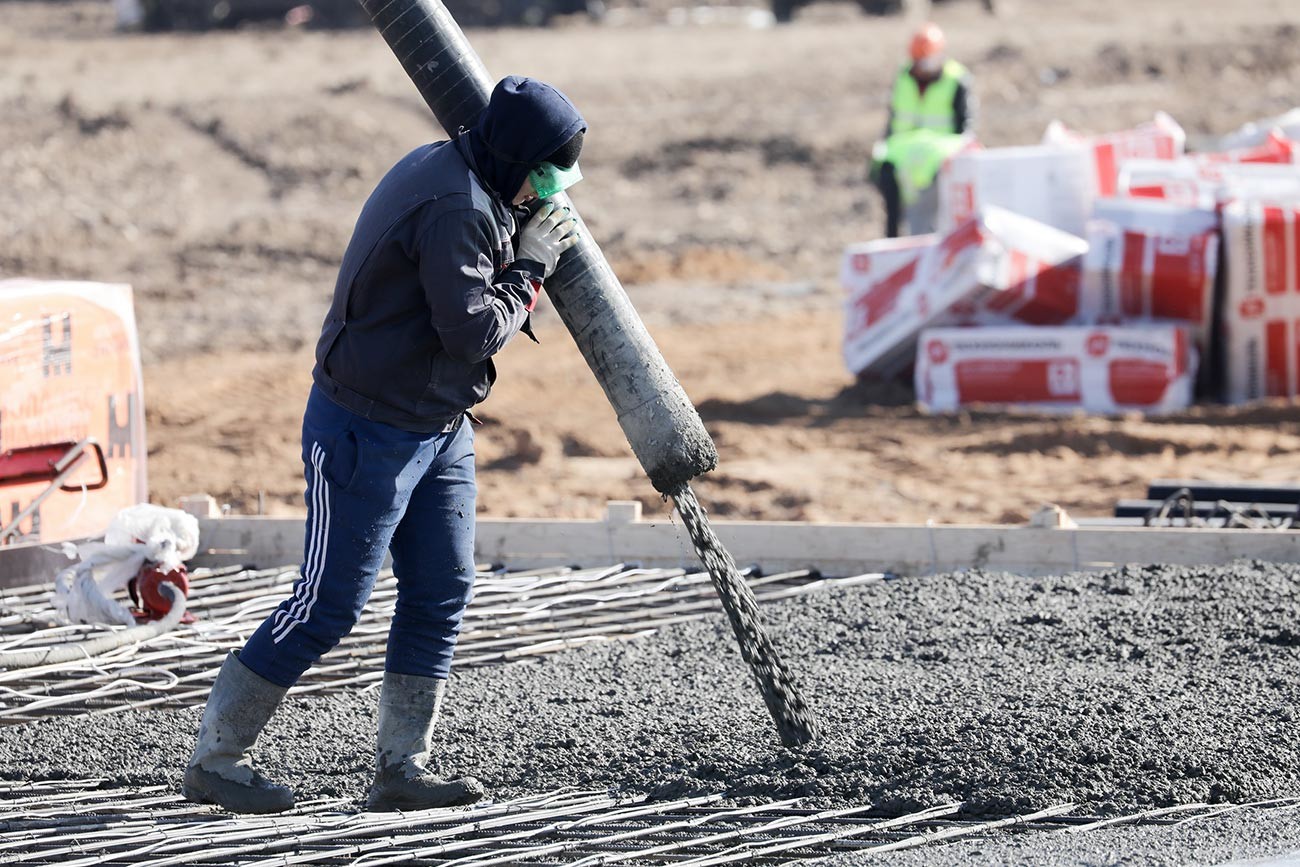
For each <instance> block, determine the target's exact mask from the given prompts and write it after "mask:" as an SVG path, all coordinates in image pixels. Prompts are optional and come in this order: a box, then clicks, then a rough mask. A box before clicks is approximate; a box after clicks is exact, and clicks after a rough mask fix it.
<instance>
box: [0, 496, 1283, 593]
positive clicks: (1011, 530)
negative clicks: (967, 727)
mask: <svg viewBox="0 0 1300 867" xmlns="http://www.w3.org/2000/svg"><path fill="white" fill-rule="evenodd" d="M199 526H200V539H201V547H200V549H199V554H198V556H197V557H196V558H195V560H194V564H195V565H199V566H210V567H218V566H229V565H236V564H239V565H247V566H250V567H265V566H272V565H281V564H284V563H294V562H297V561H298V560H300V559H301V558H302V543H303V521H302V519H301V518H268V517H240V516H236V517H222V518H201V519H200V520H199ZM714 527H715V528H716V530H717V532H718V536H719V537H720V538H721V539H722V541H723V543H724V544H725V545H726V546H727V548H728V550H729V551H731V553H732V555H733V556H734V557H735V559H736V561H737V562H738V563H740V564H741V565H742V566H743V565H747V564H758V565H760V566H761V567H762V568H763V569H764V570H765V571H768V572H772V571H778V570H788V569H804V568H812V569H817V570H819V571H821V572H822V573H824V574H827V575H850V574H860V573H863V572H893V573H895V574H899V575H925V574H931V573H934V572H947V571H953V570H957V569H971V568H981V569H991V570H1004V571H1009V572H1016V573H1020V574H1025V575H1045V574H1051V573H1054V572H1064V571H1071V570H1077V569H1103V568H1107V567H1110V566H1114V565H1122V564H1126V563H1180V564H1187V565H1195V564H1205V565H1210V564H1222V563H1229V562H1232V561H1234V560H1243V559H1254V560H1266V561H1271V562H1280V563H1300V531H1293V530H1219V529H1196V528H1192V529H1188V528H1148V527H1077V528H1041V527H1019V526H1016V527H1011V526H988V525H978V524H808V523H797V522H786V521H716V522H714ZM477 539H478V541H477V545H476V549H477V550H476V559H477V561H478V562H480V563H509V564H510V565H511V566H512V567H513V568H524V569H526V568H544V567H550V566H564V565H573V564H581V563H592V562H626V563H640V564H642V565H644V566H646V567H655V568H658V567H668V566H682V567H692V568H693V567H695V566H696V565H698V564H697V561H696V559H695V553H694V550H693V549H692V547H691V542H690V539H689V538H688V537H687V535H686V532H685V530H684V529H683V528H682V526H681V523H680V522H678V521H676V520H674V519H673V518H672V517H671V516H669V517H666V518H664V519H654V520H643V519H642V516H641V512H640V506H639V504H637V503H610V504H609V508H608V511H607V513H606V515H605V517H604V518H603V519H601V520H559V519H526V518H481V519H479V522H478V533H477ZM70 562H72V561H70V560H69V559H68V558H67V557H66V556H65V555H63V554H62V553H60V552H59V546H55V545H49V546H41V545H15V546H12V547H8V548H0V587H13V586H20V585H24V584H33V583H39V582H44V581H49V580H51V579H52V578H53V576H54V573H55V572H57V571H58V570H59V569H61V568H63V567H64V566H67V565H68V564H69V563H70Z"/></svg>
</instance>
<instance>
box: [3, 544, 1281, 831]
mask: <svg viewBox="0 0 1300 867" xmlns="http://www.w3.org/2000/svg"><path fill="white" fill-rule="evenodd" d="M1298 591H1300V567H1282V566H1276V565H1267V564H1259V563H1253V564H1240V565H1236V566H1232V567H1227V568H1183V567H1155V566H1152V567H1142V568H1125V569H1120V570H1116V571H1112V572H1108V573H1102V574H1076V575H1067V576H1063V577H1053V578H1025V577H1017V576H1012V575H1004V574H985V573H976V572H973V573H968V574H959V575H946V576H938V577H930V578H910V579H903V580H898V581H888V582H882V583H878V584H875V585H868V586H864V587H860V588H855V589H846V590H839V591H834V592H825V593H821V594H816V595H811V596H807V597H801V598H798V599H794V600H790V601H787V602H784V603H781V604H777V605H772V606H767V607H765V613H766V615H767V618H768V622H769V624H770V626H771V629H772V634H773V638H774V640H775V642H776V643H777V645H778V647H779V648H780V649H781V650H782V652H783V653H784V654H785V655H786V658H787V660H788V662H789V664H790V665H791V667H792V668H793V669H794V670H795V672H796V673H797V675H798V676H799V678H800V681H801V683H802V684H803V685H804V688H805V689H806V691H807V696H808V699H809V701H810V703H811V704H812V706H813V708H814V710H815V711H816V712H817V713H818V715H819V719H820V728H821V731H822V733H823V734H822V737H821V739H820V740H819V741H818V742H817V743H816V744H814V745H812V746H811V747H809V748H805V749H801V750H786V749H782V748H780V747H779V746H778V745H777V740H776V736H775V733H774V731H773V729H772V724H771V721H770V719H769V718H768V716H767V714H766V712H765V710H764V707H763V704H762V701H761V700H760V698H759V694H758V690H757V689H756V687H755V685H754V683H753V682H752V681H751V680H750V675H749V674H748V672H747V671H746V670H745V667H744V665H743V663H742V662H741V660H740V658H739V655H738V652H737V650H736V646H735V642H734V639H733V638H732V636H731V634H730V633H731V630H730V628H729V627H728V625H727V623H726V621H725V620H724V619H723V618H722V617H721V616H720V615H719V616H718V617H716V618H713V619H710V620H707V621H702V622H697V623H692V624H684V625H681V626H677V627H673V628H670V629H666V630H663V631H662V632H661V633H659V634H658V635H656V636H654V637H652V638H648V639H642V640H638V641H634V642H628V643H618V644H609V645H603V646H591V647H587V648H584V649H581V650H575V651H572V652H569V653H565V654H562V655H558V656H554V657H550V658H548V659H546V660H544V661H541V662H537V663H529V664H519V665H514V666H508V667H503V668H496V669H479V670H466V671H464V672H462V673H460V674H458V675H456V676H455V677H454V680H453V683H452V686H451V689H450V691H449V700H448V704H447V708H446V711H445V721H444V722H443V723H441V724H440V726H439V732H438V735H437V737H438V742H439V743H440V745H441V749H442V752H443V757H442V764H443V766H444V768H445V770H447V771H449V772H456V773H473V774H474V775H476V776H478V777H479V778H480V779H481V780H483V782H484V783H485V784H486V785H487V786H488V788H489V790H490V791H492V792H494V793H496V794H498V795H501V796H506V795H511V794H515V793H521V792H526V791H527V792H535V791H539V790H547V789H552V788H555V787H558V786H566V785H576V786H588V787H601V788H603V787H612V788H616V789H620V790H623V791H636V792H652V793H654V794H656V795H662V796H676V795H685V794H690V793H699V792H713V791H718V790H723V789H729V790H730V791H731V792H732V794H733V795H734V796H735V797H736V798H737V799H741V800H744V799H749V798H763V799H768V798H779V797H790V796H796V795H799V796H806V797H808V798H810V799H811V800H812V802H813V803H815V804H825V805H832V804H845V803H855V804H856V803H863V802H873V803H875V804H877V805H878V806H879V808H880V809H881V810H882V811H885V812H890V813H894V812H902V811H908V810H913V809H918V808H921V807H924V806H930V805H934V804H936V803H939V802H945V801H951V800H963V801H966V802H967V805H968V806H967V812H968V813H970V814H973V815H981V814H998V815H1004V814H1007V813H1011V812H1019V811H1026V810H1031V809H1035V808H1040V807H1043V806H1046V805H1050V804H1055V803H1059V802H1063V801H1074V802H1079V803H1080V804H1081V805H1082V809H1084V810H1086V811H1092V812H1097V813H1114V812H1116V811H1123V810H1131V809H1135V808H1142V807H1150V806H1159V805H1169V804H1175V803H1187V802H1193V801H1211V802H1216V801H1246V800H1254V799H1261V798H1270V797H1283V796H1289V795H1300V736H1298V735H1297V731H1296V727H1295V724H1294V720H1295V699H1296V696H1297V695H1298V694H1300V689H1298V687H1300V632H1297V631H1296V630H1297V629H1300V627H1298V626H1297V618H1296V614H1297V610H1298V606H1297V596H1298ZM376 704H377V696H376V695H375V694H374V693H373V692H372V693H369V694H352V695H347V696H341V697H325V698H315V699H307V698H299V699H290V700H289V701H288V703H287V704H286V706H285V707H283V708H282V709H281V712H280V713H279V714H278V715H277V716H276V717H275V719H273V721H272V723H271V725H270V727H269V728H268V730H267V732H266V734H265V736H264V737H263V739H262V741H261V742H260V743H259V744H258V747H257V751H256V754H257V758H258V760H259V762H260V764H261V766H262V767H263V769H264V770H265V771H266V772H267V773H268V774H269V775H270V776H271V777H273V778H275V779H278V780H281V781H284V782H288V783H290V784H292V785H293V786H294V787H295V788H296V789H297V791H298V792H299V794H300V795H304V796H305V795H345V796H357V797H360V796H362V795H363V793H364V790H365V787H366V786H367V785H368V782H369V769H370V762H371V750H372V749H373V731H374V727H375V708H376ZM197 719H198V711H197V710H189V711H163V712H132V713H123V714H116V715H111V716H107V717H101V718H97V719H93V720H57V719H54V720H46V721H42V722H40V723H36V724H31V725H27V726H21V727H11V728H6V729H3V730H0V756H3V758H2V759H0V774H3V775H4V776H6V777H9V778H38V777H59V776H68V777H82V776H87V775H99V774H103V775H106V776H110V777H114V778H121V779H125V780H131V781H137V782H158V781H165V780H176V779H177V778H178V775H179V771H180V768H181V765H182V763H183V762H184V760H185V758H186V756H187V754H188V752H189V749H190V748H191V746H192V743H193V738H194V731H195V726H196V723H197Z"/></svg>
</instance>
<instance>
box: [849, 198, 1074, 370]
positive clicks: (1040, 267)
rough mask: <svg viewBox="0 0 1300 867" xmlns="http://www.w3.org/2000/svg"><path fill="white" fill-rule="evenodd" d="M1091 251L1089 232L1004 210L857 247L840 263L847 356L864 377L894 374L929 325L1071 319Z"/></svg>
mask: <svg viewBox="0 0 1300 867" xmlns="http://www.w3.org/2000/svg"><path fill="white" fill-rule="evenodd" d="M1086 249H1087V243H1086V242H1085V241H1084V240H1083V239H1082V238H1077V237H1075V236H1073V235H1069V234H1066V233H1065V232H1060V231H1057V230H1056V229H1053V228H1052V227H1050V226H1045V225H1043V224H1041V223H1038V222H1036V221H1034V220H1031V219H1029V218H1027V217H1022V216H1020V215H1018V214H1013V213H1011V212H1010V211H1006V210H1004V209H1002V208H996V207H990V208H986V209H985V210H984V212H983V213H982V214H981V215H980V217H978V218H973V219H970V220H967V221H966V222H964V223H963V224H962V225H960V226H959V227H958V228H957V229H956V230H955V231H952V232H949V233H948V234H946V235H943V236H939V235H926V236H920V237H917V238H911V239H906V241H904V240H902V239H898V240H886V241H873V242H869V243H867V244H855V245H852V246H850V247H849V248H847V249H846V250H845V253H844V260H843V264H842V266H841V278H842V279H843V280H844V284H845V289H846V290H847V297H846V299H845V306H844V346H843V351H844V362H845V364H846V366H847V367H848V369H849V371H850V372H852V373H854V374H857V375H862V374H870V375H875V376H881V377H891V376H895V375H897V374H898V373H900V372H902V371H903V370H904V369H905V368H906V367H907V366H908V365H909V364H911V363H912V359H913V355H914V352H915V346H916V340H917V336H918V335H919V334H920V332H921V330H922V329H923V328H926V327H928V326H936V325H978V324H988V323H999V324H1001V323H1007V322H1017V321H1018V322H1024V323H1032V324H1052V323H1062V322H1067V321H1070V320H1071V319H1072V318H1073V317H1075V316H1076V315H1077V313H1078V304H1079V282H1080V279H1081V275H1082V261H1083V254H1084V252H1085V251H1086Z"/></svg>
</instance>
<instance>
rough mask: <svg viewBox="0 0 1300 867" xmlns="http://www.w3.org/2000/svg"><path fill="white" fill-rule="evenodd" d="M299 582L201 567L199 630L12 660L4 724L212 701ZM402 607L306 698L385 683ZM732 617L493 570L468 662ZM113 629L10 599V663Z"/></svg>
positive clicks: (628, 587)
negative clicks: (81, 653)
mask: <svg viewBox="0 0 1300 867" xmlns="http://www.w3.org/2000/svg"><path fill="white" fill-rule="evenodd" d="M297 577H298V571H297V569H295V568H290V567H285V568H280V569H269V570H260V571H245V570H239V569H225V570H198V571H196V572H195V573H194V574H193V575H192V576H191V577H190V595H189V606H190V610H191V611H192V612H193V613H194V614H195V615H197V616H198V618H199V619H198V622H197V623H195V624H193V625H191V626H182V627H180V628H178V629H177V630H175V631H173V632H170V633H167V634H165V635H161V636H158V637H157V638H154V639H151V640H149V641H146V642H143V643H141V644H137V645H129V646H127V647H123V648H121V649H119V650H116V651H113V652H111V653H107V654H102V655H99V656H96V657H94V658H86V659H82V660H78V661H76V662H72V663H62V664H57V665H45V666H39V667H36V668H27V669H13V670H4V668H3V665H4V663H3V657H2V656H0V725H12V724H17V723H24V722H30V721H32V720H36V719H39V718H41V717H45V716H53V715H73V716H78V715H97V714H105V713H114V712H118V711H122V710H126V709H129V708H145V707H159V706H166V707H185V706H192V705H199V704H202V703H203V702H204V701H205V700H206V698H207V694H208V691H209V689H210V688H211V685H212V681H213V680H214V679H215V678H216V675H217V671H218V670H219V669H220V667H221V662H222V660H223V658H224V657H225V655H226V653H227V651H229V650H231V649H236V648H239V647H241V646H243V644H244V642H245V641H246V640H247V639H248V637H249V636H250V635H252V633H253V631H254V630H255V629H256V628H257V627H258V625H259V624H260V623H261V622H262V620H263V619H265V618H266V616H267V615H268V614H270V613H271V611H273V610H274V608H275V606H276V605H278V604H279V602H280V601H281V600H282V599H283V598H285V597H286V596H287V595H288V594H289V593H290V591H291V587H292V584H293V582H294V580H296V579H297ZM746 577H747V580H748V582H749V584H750V586H751V587H752V588H753V590H754V593H755V595H756V596H757V598H758V599H759V600H760V601H770V600H776V599H783V598H786V597H790V596H796V595H800V594H803V593H809V592H813V591H815V590H818V589H821V588H824V587H827V586H849V585H853V584H862V583H866V582H870V581H875V580H879V579H881V578H882V577H883V576H882V575H880V574H867V575H857V576H853V577H847V578H822V577H821V576H819V575H817V574H816V573H814V572H811V571H807V570H804V571H798V572H784V573H780V574H776V575H760V574H757V573H756V572H755V571H754V570H752V569H751V570H747V576H746ZM396 598H397V582H396V579H394V578H393V575H392V573H391V572H384V573H383V574H381V575H380V578H379V581H378V582H377V583H376V586H375V590H374V593H373V594H372V595H371V597H370V601H369V602H368V603H367V605H366V608H365V611H364V612H363V613H362V616H361V621H360V622H359V623H358V624H357V626H356V628H355V629H353V630H352V633H351V634H350V635H348V636H347V637H346V638H345V639H344V640H343V641H342V643H340V645H339V646H338V647H337V648H336V649H335V650H333V651H331V652H330V653H329V655H328V656H326V657H324V658H323V659H322V660H321V662H320V663H319V664H318V665H316V666H315V667H313V668H312V669H310V670H309V671H308V672H307V673H306V674H305V675H304V676H303V678H302V680H301V681H300V682H299V684H298V685H297V686H296V687H295V689H294V691H295V692H297V693H308V692H333V691H337V690H341V689H344V688H358V687H364V686H368V685H371V684H377V683H379V682H380V680H381V679H382V678H383V664H382V659H383V654H384V648H385V645H386V641H387V635H388V623H389V620H390V618H391V616H392V612H393V606H394V603H395V601H396ZM719 610H720V609H719V607H718V601H717V598H716V595H715V593H714V590H713V586H712V584H711V583H710V580H709V576H708V574H707V573H706V572H702V571H700V572H687V571H685V570H683V569H641V568H637V567H635V566H631V565H628V564H621V563H620V564H615V565H611V566H603V567H599V568H591V569H577V568H561V569H545V570H532V571H517V572H509V571H507V570H505V569H492V568H487V567H481V568H480V571H479V574H478V578H477V582H476V584H475V596H474V601H473V602H472V603H471V604H470V606H469V609H468V611H467V612H466V615H465V622H464V626H463V628H462V631H461V636H460V641H459V644H458V646H457V651H456V665H457V667H465V666H479V665H488V664H500V663H509V662H517V661H520V660H525V659H528V658H530V657H536V656H538V655H542V654H548V653H555V652H557V651H560V650H564V649H566V648H571V647H576V646H579V645H582V644H586V643H590V642H599V641H621V640H627V639H632V638H636V637H638V636H643V635H649V634H650V633H652V632H654V631H655V630H657V629H660V628H662V627H664V626H667V625H670V624H673V623H681V622H685V621H689V620H696V619H699V618H701V617H705V616H707V615H710V614H714V613H717V612H718V611H719ZM110 628H114V627H103V626H80V625H72V626H69V625H60V624H58V623H57V622H56V621H55V617H54V608H53V606H52V605H51V603H50V587H48V586H40V587H28V588H20V589H15V590H11V591H7V592H5V593H4V594H3V595H2V596H0V654H2V653H3V652H5V651H12V650H20V649H21V650H30V649H35V648H40V647H51V646H58V645H63V644H68V643H76V642H80V641H84V640H86V639H87V638H90V637H93V636H96V635H102V634H103V633H104V631H105V630H107V629H110Z"/></svg>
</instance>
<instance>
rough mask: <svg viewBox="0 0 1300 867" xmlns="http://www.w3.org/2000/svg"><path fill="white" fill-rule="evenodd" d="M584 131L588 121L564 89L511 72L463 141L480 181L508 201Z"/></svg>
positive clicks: (463, 134)
mask: <svg viewBox="0 0 1300 867" xmlns="http://www.w3.org/2000/svg"><path fill="white" fill-rule="evenodd" d="M586 129H587V122H586V121H585V120H583V118H582V115H581V114H579V113H578V109H577V108H575V107H574V105H573V103H572V102H570V101H569V98H568V97H567V96H565V95H564V94H563V93H560V91H558V90H556V89H555V88H554V87H552V86H551V85H549V84H546V83H545V82H542V81H538V80H537V79H535V78H523V77H521V76H518V75H509V76H506V77H505V78H503V79H501V82H500V83H499V84H497V86H496V88H495V89H494V90H493V91H492V97H491V99H490V100H489V101H488V105H487V108H485V109H484V110H483V113H482V114H480V115H479V118H478V122H477V123H475V124H474V126H473V128H471V129H469V130H466V131H464V132H463V133H461V139H462V140H463V141H464V142H465V144H466V146H467V147H468V148H469V151H470V153H471V154H472V155H473V157H474V166H475V168H476V170H477V172H478V176H479V180H480V181H482V182H483V184H484V186H486V187H487V188H488V189H490V190H491V191H492V192H494V193H496V194H497V195H498V196H500V197H501V198H502V199H504V200H505V201H506V202H509V201H511V200H512V199H513V198H514V197H515V194H516V193H518V192H519V188H520V187H521V186H523V184H524V180H525V179H526V178H527V177H528V172H529V170H531V169H532V168H533V167H534V166H536V165H537V164H538V163H540V162H542V161H543V160H545V159H546V158H547V157H548V156H550V155H551V154H553V153H555V152H556V151H557V150H560V149H561V148H562V147H563V146H564V145H565V144H567V143H568V142H569V140H570V139H572V138H573V137H574V136H575V135H577V134H578V133H581V132H585V131H586Z"/></svg>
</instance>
